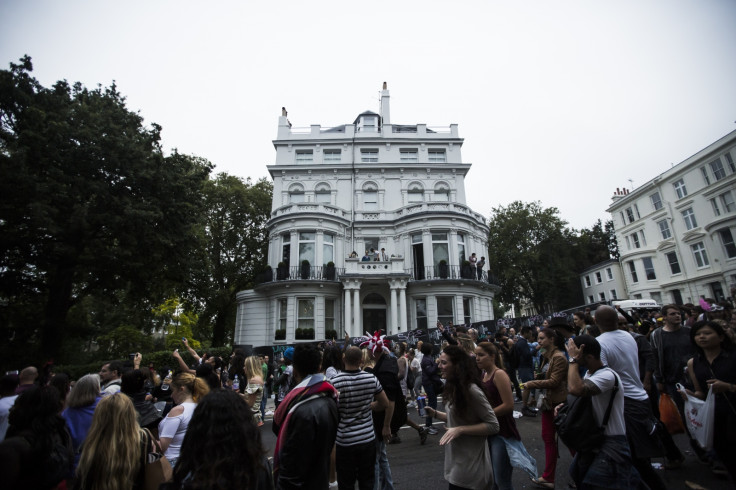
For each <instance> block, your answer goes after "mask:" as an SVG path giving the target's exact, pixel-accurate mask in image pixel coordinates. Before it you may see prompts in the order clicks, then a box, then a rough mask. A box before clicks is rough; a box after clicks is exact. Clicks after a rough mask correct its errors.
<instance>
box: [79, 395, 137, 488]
mask: <svg viewBox="0 0 736 490" xmlns="http://www.w3.org/2000/svg"><path fill="white" fill-rule="evenodd" d="M150 445H151V441H150V440H149V436H148V434H147V433H146V432H144V431H143V430H142V429H141V428H140V426H139V425H138V420H137V418H136V411H135V408H134V407H133V402H132V401H131V400H130V397H128V396H127V395H126V394H124V393H115V394H114V395H109V396H106V397H104V398H103V399H102V400H100V402H99V403H98V404H97V408H96V409H95V414H94V417H92V425H91V427H90V428H89V432H88V433H87V438H86V439H85V440H84V444H82V455H81V457H80V458H79V465H78V466H77V473H76V477H77V479H76V482H75V484H74V488H75V489H95V490H123V489H130V488H133V489H138V488H142V486H143V481H144V472H143V466H142V462H143V457H144V451H146V448H147V447H149V446H150Z"/></svg>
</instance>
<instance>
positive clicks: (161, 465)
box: [143, 429, 174, 490]
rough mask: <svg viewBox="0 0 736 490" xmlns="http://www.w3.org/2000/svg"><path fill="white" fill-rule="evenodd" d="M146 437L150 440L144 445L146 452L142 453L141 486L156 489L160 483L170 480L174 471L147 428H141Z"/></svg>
mask: <svg viewBox="0 0 736 490" xmlns="http://www.w3.org/2000/svg"><path fill="white" fill-rule="evenodd" d="M143 431H144V432H145V434H146V437H147V438H148V440H149V441H151V444H150V445H148V444H147V445H146V453H145V454H144V459H143V461H144V470H143V473H144V477H143V488H144V489H145V490H158V487H159V486H160V485H161V484H162V483H166V482H168V481H171V479H172V477H173V475H174V471H173V469H172V468H171V463H169V460H168V459H166V456H164V452H163V451H162V450H161V445H160V444H159V442H158V441H157V440H156V439H154V437H153V435H151V432H150V431H149V430H148V429H143Z"/></svg>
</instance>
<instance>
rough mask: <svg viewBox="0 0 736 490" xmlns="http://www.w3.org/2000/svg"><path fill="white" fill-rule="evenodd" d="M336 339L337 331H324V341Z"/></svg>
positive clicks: (327, 329) (331, 329)
mask: <svg viewBox="0 0 736 490" xmlns="http://www.w3.org/2000/svg"><path fill="white" fill-rule="evenodd" d="M333 339H337V330H335V329H334V328H326V329H325V340H333Z"/></svg>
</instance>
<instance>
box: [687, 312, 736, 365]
mask: <svg viewBox="0 0 736 490" xmlns="http://www.w3.org/2000/svg"><path fill="white" fill-rule="evenodd" d="M703 327H710V328H712V329H713V331H714V332H715V333H716V334H718V335H720V336H721V337H723V340H722V341H721V349H723V350H726V351H733V350H734V348H736V346H734V344H733V341H732V340H731V337H729V336H728V334H727V333H726V330H725V329H724V328H723V327H722V326H721V324H720V323H718V322H714V321H712V320H711V321H699V322H696V323H695V324H693V326H692V327H691V328H690V342H691V343H692V344H693V346H694V347H695V350H697V351H698V354H700V355H701V356H705V352H703V348H702V347H700V346H699V345H698V344H697V342H695V336H696V335H697V334H698V330H700V329H702V328H703Z"/></svg>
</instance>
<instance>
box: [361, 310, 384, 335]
mask: <svg viewBox="0 0 736 490" xmlns="http://www.w3.org/2000/svg"><path fill="white" fill-rule="evenodd" d="M387 328H388V327H387V325H386V308H375V307H374V308H363V330H364V331H366V332H368V333H369V334H371V335H373V332H375V331H377V330H383V333H384V334H385V333H386V331H387ZM361 334H362V332H361Z"/></svg>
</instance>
